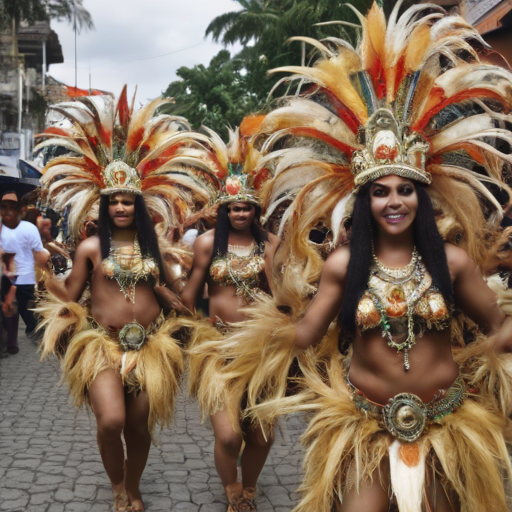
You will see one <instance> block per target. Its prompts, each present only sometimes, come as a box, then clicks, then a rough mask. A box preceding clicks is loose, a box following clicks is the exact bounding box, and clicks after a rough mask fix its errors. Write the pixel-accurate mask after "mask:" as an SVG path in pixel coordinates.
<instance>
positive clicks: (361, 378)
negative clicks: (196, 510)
mask: <svg viewBox="0 0 512 512" xmlns="http://www.w3.org/2000/svg"><path fill="white" fill-rule="evenodd" d="M399 8H400V2H399V3H398V4H397V6H396V8H395V10H394V11H393V13H392V15H391V17H390V20H389V22H388V24H387V28H386V20H385V18H384V14H383V11H382V9H381V8H379V7H378V6H377V5H376V4H374V6H373V8H372V9H371V11H370V12H369V14H368V16H367V17H363V16H362V15H359V14H358V16H359V17H360V21H361V25H362V29H363V31H362V40H361V43H360V45H359V47H358V48H357V50H355V49H354V48H352V47H351V45H349V44H348V43H347V42H345V41H341V40H339V39H336V38H328V39H327V40H326V41H325V42H324V43H322V42H319V41H314V40H311V39H308V38H304V39H303V41H304V42H307V43H312V44H313V45H314V46H315V48H316V49H318V50H319V51H320V53H321V54H322V57H321V58H320V59H318V61H317V62H315V64H314V65H313V66H312V67H287V68H281V69H279V70H278V71H280V72H283V71H284V72H291V73H293V76H292V77H291V79H288V78H286V80H295V79H297V80H298V81H299V82H298V83H299V85H298V90H297V94H295V95H294V96H292V97H290V98H288V99H283V100H282V101H281V104H280V106H279V108H277V109H276V110H274V111H272V112H270V113H269V114H267V115H266V116H265V118H263V119H262V120H261V123H260V128H259V132H258V134H257V135H256V137H255V142H254V144H255V145H256V144H257V142H256V141H260V142H259V143H260V145H261V146H260V147H261V153H262V157H261V161H264V165H265V167H266V168H267V169H268V170H269V171H270V172H271V174H272V179H271V180H270V182H267V183H266V185H265V194H266V195H265V196H264V197H263V198H262V202H263V205H264V209H265V210H266V211H267V212H268V211H272V210H273V209H275V208H276V205H277V204H278V203H279V202H281V201H282V200H283V198H288V200H289V202H290V205H289V207H288V208H287V209H286V211H285V212H284V214H283V220H282V226H281V229H282V230H283V233H284V235H285V243H286V244H287V246H288V248H289V251H290V256H289V260H288V265H287V267H286V268H283V275H282V282H283V283H284V286H285V288H286V287H287V286H288V287H289V290H292V291H294V292H296V293H295V295H293V294H289V296H288V297H286V294H285V293H280V297H279V301H274V302H272V301H271V300H270V299H267V298H257V299H256V301H255V303H254V304H253V305H252V307H251V309H250V310H248V311H247V320H246V321H245V322H244V324H243V325H241V326H240V327H239V328H235V330H234V332H233V333H232V334H231V335H230V336H228V338H227V339H226V340H223V343H224V347H225V350H224V354H225V357H228V358H232V360H231V362H230V363H229V364H227V365H226V366H225V368H224V375H223V376H222V375H221V377H220V378H219V381H218V383H217V385H219V386H222V385H232V386H233V385H235V384H233V380H234V378H235V377H236V376H237V375H239V377H238V380H239V381H240V382H242V383H243V384H244V386H247V388H248V402H249V404H248V405H249V406H251V407H252V409H250V410H249V412H250V413H251V416H252V418H253V419H254V420H255V421H259V422H260V423H261V424H262V425H265V424H269V423H270V424H271V423H272V421H273V419H274V418H275V417H276V416H278V415H279V414H283V413H288V412H293V411H300V410H306V411H310V415H309V416H308V420H309V424H308V427H307V430H306V432H305V434H304V437H303V443H304V445H305V447H306V449H307V452H306V455H305V460H304V471H305V474H304V481H303V484H302V486H301V488H300V492H301V494H302V499H301V501H300V503H299V505H298V506H297V507H296V508H295V509H294V510H295V512H309V511H311V510H315V511H318V512H331V511H332V510H337V511H343V512H352V511H360V510H365V511H368V512H381V511H382V512H384V511H387V510H389V508H390V506H391V507H392V506H393V503H394V504H395V505H397V506H398V509H399V510H400V512H421V511H425V510H435V511H436V512H447V511H463V512H479V511H481V510H486V511H492V512H506V511H507V510H508V505H509V504H508V502H507V501H508V500H507V497H506V493H505V490H504V480H505V481H507V480H509V479H510V477H511V470H512V468H511V464H510V460H509V454H508V451H507V443H509V442H510V441H511V436H510V432H511V430H510V427H511V426H512V425H511V423H510V419H509V415H510V413H511V412H512V408H511V405H512V402H511V396H510V392H511V383H512V378H511V373H510V368H511V364H512V359H511V356H510V355H508V354H506V352H510V351H511V350H512V321H511V320H510V318H509V317H506V315H505V314H504V312H502V310H501V309H500V307H499V306H498V302H497V298H496V296H495V295H494V294H493V293H492V292H491V290H490V289H489V288H488V287H487V285H486V283H485V281H484V280H483V278H482V276H481V273H480V270H479V266H484V263H485V261H486V259H487V254H488V253H490V252H492V251H491V250H490V245H492V243H493V240H494V239H495V238H497V237H498V235H499V230H500V227H499V220H500V217H501V215H502V207H501V205H500V204H499V203H498V201H497V200H496V199H495V197H494V196H493V195H492V194H491V192H490V190H492V189H493V188H496V186H497V187H498V188H501V189H502V190H504V191H506V192H507V193H508V194H509V197H512V196H510V189H509V188H508V187H507V185H506V184H505V183H504V182H503V178H502V176H504V175H506V173H507V172H508V169H509V166H510V163H511V158H510V155H509V152H510V149H509V148H510V144H511V143H512V134H511V132H510V129H509V127H510V124H509V123H510V121H511V120H512V117H511V116H510V107H511V105H512V74H511V73H510V72H509V71H507V70H504V69H501V68H498V67H495V66H491V65H487V64H485V63H484V62H482V60H481V59H482V58H485V53H486V52H487V51H488V50H489V48H488V46H487V45H486V44H485V43H484V41H483V40H482V39H481V37H480V36H479V34H478V33H477V32H476V30H474V29H473V28H472V27H471V26H470V25H468V24H467V23H466V22H465V21H464V20H463V19H462V18H460V17H458V16H447V15H446V13H445V12H444V10H443V9H442V8H440V7H437V6H434V5H431V4H429V5H427V6H425V5H418V6H414V7H411V8H410V9H408V10H407V11H405V13H404V14H403V15H402V16H401V17H400V18H398V10H399ZM296 39H299V40H301V38H296ZM489 184H492V186H491V187H488V185H489ZM265 215H267V213H265ZM436 221H437V225H436ZM319 224H323V225H325V226H326V227H327V228H329V230H330V234H331V235H332V240H333V245H334V246H335V247H336V246H337V245H338V244H339V242H340V241H345V240H346V239H347V238H348V239H349V243H348V244H345V245H343V246H341V247H338V248H336V249H334V250H333V251H332V252H331V254H330V255H329V256H328V258H327V259H326V261H325V264H324V262H323V259H322V254H321V253H320V251H317V250H316V249H315V248H314V247H313V245H312V244H311V243H309V242H308V234H309V231H310V230H311V229H312V228H314V227H316V226H317V225H319ZM446 242H451V243H446ZM320 270H321V278H320V280H319V283H318V282H317V278H318V273H319V271H320ZM292 278H293V280H294V281H295V282H297V281H299V283H298V284H295V285H293V286H292V285H290V281H291V280H292ZM294 286H295V287H294ZM313 286H317V287H318V288H317V291H316V293H314V295H315V296H314V299H313V300H312V302H310V298H311V295H312V289H311V288H312V287H313ZM300 293H302V297H301V296H300ZM507 293H508V294H509V295H510V290H509V291H508V292H507ZM298 299H302V305H300V304H299V303H298ZM308 303H309V307H306V306H307V304H308ZM277 306H280V308H279V309H278V307H277ZM283 306H286V307H287V309H286V311H287V312H288V314H284V313H282V312H281V311H284V310H283ZM305 310H306V311H305ZM336 320H337V321H336ZM326 333H327V337H326V338H324V339H323V340H322V341H320V340H321V339H322V338H323V337H324V335H325V334H326ZM338 333H339V339H340V346H339V348H340V350H339V352H337V353H333V354H332V357H326V356H325V350H324V349H326V344H327V345H328V346H332V340H333V339H335V338H337V334H338ZM260 340H267V341H264V342H262V343H261V344H260V355H259V358H258V357H256V352H255V350H254V345H255V344H256V343H259V342H260ZM317 343H318V345H317V347H316V348H315V349H313V348H308V347H312V346H313V345H315V344H317ZM219 350H221V347H219ZM303 350H305V352H301V351H303ZM322 350H324V352H323V354H321V355H322V357H319V355H318V354H319V353H322ZM297 351H299V360H300V361H301V365H302V369H303V372H304V379H303V381H302V384H303V386H304V390H303V392H301V393H300V394H299V395H296V396H293V397H287V398H284V397H283V386H282V383H283V377H282V375H283V374H284V375H285V376H286V371H284V372H283V371H282V369H283V368H285V367H286V364H289V362H290V361H291V359H292V358H293V356H294V355H295V354H296V353H297ZM255 359H257V361H256V362H254V360H255ZM315 360H316V363H317V368H316V371H314V370H313V365H312V364H305V363H308V362H309V363H311V361H315ZM302 363H304V364H302ZM249 364H250V365H252V366H251V368H252V369H253V373H252V375H242V373H241V372H239V373H238V374H236V372H235V370H236V371H238V370H239V369H241V368H243V367H245V368H247V367H248V366H249ZM265 367H266V370H261V368H265ZM257 368H258V370H256V369H257ZM276 369H278V370H280V371H281V374H278V373H277V371H276ZM265 381H267V382H268V381H270V382H271V383H272V386H268V385H266V384H265Z"/></svg>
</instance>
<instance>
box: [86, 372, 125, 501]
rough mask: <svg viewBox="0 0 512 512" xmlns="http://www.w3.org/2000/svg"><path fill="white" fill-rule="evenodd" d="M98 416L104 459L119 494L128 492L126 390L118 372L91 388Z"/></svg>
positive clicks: (104, 374)
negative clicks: (126, 489)
mask: <svg viewBox="0 0 512 512" xmlns="http://www.w3.org/2000/svg"><path fill="white" fill-rule="evenodd" d="M89 398H90V401H91V407H92V410H93V412H94V415H95V416H96V424H97V430H98V446H99V448H100V454H101V459H102V461H103V465H104V466H105V470H106V472H107V475H108V477H109V478H110V481H111V483H112V487H113V489H114V493H115V494H121V493H123V492H124V449H123V443H122V441H121V434H122V432H123V429H124V424H125V399H124V388H123V384H122V382H121V377H120V375H119V374H118V373H117V372H115V371H114V370H105V371H103V372H101V373H100V374H99V375H98V376H97V377H96V379H94V382H93V383H92V385H91V387H90V388H89Z"/></svg>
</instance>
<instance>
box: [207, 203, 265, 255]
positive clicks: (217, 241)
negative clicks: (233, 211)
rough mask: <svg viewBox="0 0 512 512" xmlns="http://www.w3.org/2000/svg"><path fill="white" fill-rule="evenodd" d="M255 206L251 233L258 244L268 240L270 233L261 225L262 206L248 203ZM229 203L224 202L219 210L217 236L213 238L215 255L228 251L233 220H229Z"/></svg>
mask: <svg viewBox="0 0 512 512" xmlns="http://www.w3.org/2000/svg"><path fill="white" fill-rule="evenodd" d="M248 204H251V205H252V206H254V208H255V210H256V211H255V213H254V219H253V221H252V224H251V233H252V237H253V238H254V242H255V243H256V245H260V244H261V243H264V242H268V233H267V232H266V231H265V230H264V229H262V228H261V227H260V225H259V219H260V215H261V206H259V205H257V204H252V203H248ZM229 206H230V204H229V203H224V204H221V205H220V206H219V209H218V210H217V223H216V224H215V236H214V238H213V257H215V256H224V255H226V254H227V252H228V239H229V230H230V229H231V222H230V221H229Z"/></svg>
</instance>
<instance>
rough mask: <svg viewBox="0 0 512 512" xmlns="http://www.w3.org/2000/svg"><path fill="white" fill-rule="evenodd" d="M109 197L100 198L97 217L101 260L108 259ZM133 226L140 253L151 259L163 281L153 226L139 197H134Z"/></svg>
mask: <svg viewBox="0 0 512 512" xmlns="http://www.w3.org/2000/svg"><path fill="white" fill-rule="evenodd" d="M109 202H110V196H109V195H106V194H105V195H102V196H101V197H100V211H99V216H98V229H99V232H98V234H99V237H100V247H101V258H102V259H105V258H108V256H109V254H110V236H111V233H112V227H113V221H112V219H111V218H110V215H109V214H108V205H109ZM135 226H136V228H137V238H138V240H139V245H140V251H141V253H142V255H143V256H146V257H151V258H153V259H154V260H155V261H156V262H157V264H158V269H159V271H160V279H162V280H163V279H165V272H164V265H163V260H162V255H161V254H160V249H159V247H158V238H157V236H156V231H155V226H154V225H153V221H152V220H151V217H150V215H149V213H148V209H147V208H146V204H145V203H144V199H142V196H141V195H138V194H137V195H135Z"/></svg>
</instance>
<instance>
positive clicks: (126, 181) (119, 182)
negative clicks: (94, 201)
mask: <svg viewBox="0 0 512 512" xmlns="http://www.w3.org/2000/svg"><path fill="white" fill-rule="evenodd" d="M103 180H104V182H105V188H103V189H101V194H102V195H104V194H115V193H117V192H125V193H130V194H137V195H141V194H142V182H141V181H140V178H139V175H138V173H137V171H136V170H135V169H134V168H133V167H130V166H129V165H128V164H126V163H125V162H123V161H121V160H116V161H115V162H112V163H110V164H108V165H107V167H106V168H105V171H104V172H103Z"/></svg>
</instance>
